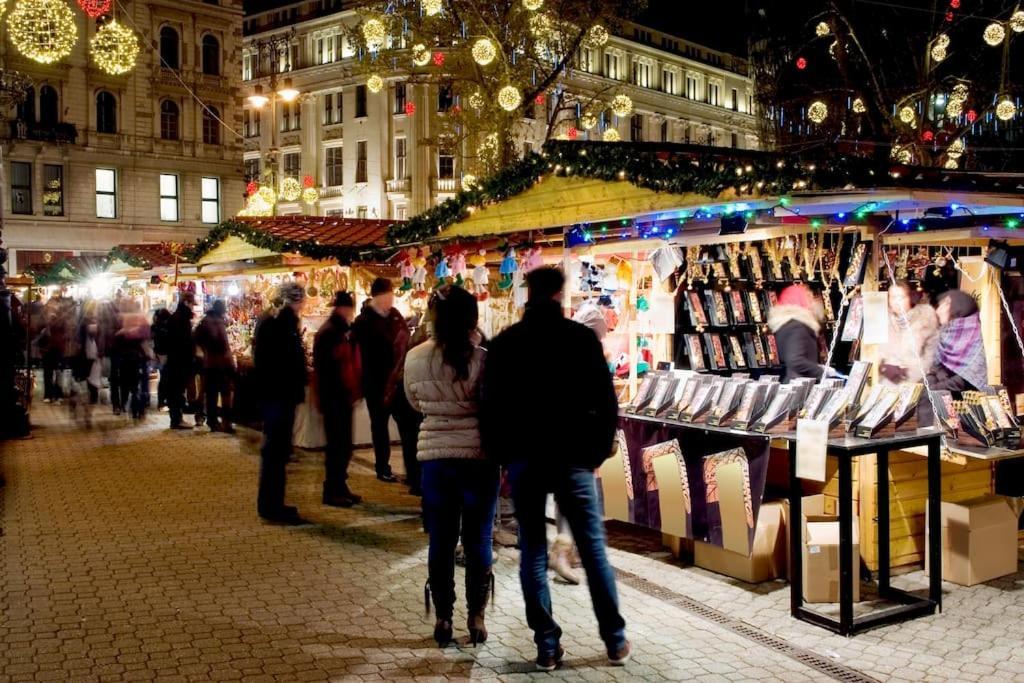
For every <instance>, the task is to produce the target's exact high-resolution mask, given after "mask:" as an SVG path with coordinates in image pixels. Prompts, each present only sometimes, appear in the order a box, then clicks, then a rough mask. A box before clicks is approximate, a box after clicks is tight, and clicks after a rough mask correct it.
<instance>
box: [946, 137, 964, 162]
mask: <svg viewBox="0 0 1024 683" xmlns="http://www.w3.org/2000/svg"><path fill="white" fill-rule="evenodd" d="M965 149H966V145H964V139H963V138H957V139H956V140H954V141H953V142H951V143H949V147H947V148H946V156H948V157H949V158H950V159H959V158H960V157H961V155H963V153H964V150H965Z"/></svg>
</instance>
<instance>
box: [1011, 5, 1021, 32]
mask: <svg viewBox="0 0 1024 683" xmlns="http://www.w3.org/2000/svg"><path fill="white" fill-rule="evenodd" d="M1009 23H1010V30H1011V31H1013V32H1014V33H1024V9H1020V10H1017V11H1016V12H1014V13H1013V16H1011V17H1010V22H1009Z"/></svg>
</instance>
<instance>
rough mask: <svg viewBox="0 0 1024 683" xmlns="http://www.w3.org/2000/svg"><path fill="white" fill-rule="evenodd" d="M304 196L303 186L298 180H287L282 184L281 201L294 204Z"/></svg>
mask: <svg viewBox="0 0 1024 683" xmlns="http://www.w3.org/2000/svg"><path fill="white" fill-rule="evenodd" d="M300 196H302V185H300V184H299V181H298V179H297V178H285V179H284V182H283V183H281V199H283V200H285V201H286V202H294V201H295V200H297V199H298V198H299V197H300Z"/></svg>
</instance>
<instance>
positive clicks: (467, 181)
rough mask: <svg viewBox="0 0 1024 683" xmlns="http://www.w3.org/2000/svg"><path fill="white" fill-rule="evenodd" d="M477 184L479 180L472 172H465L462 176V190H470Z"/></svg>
mask: <svg viewBox="0 0 1024 683" xmlns="http://www.w3.org/2000/svg"><path fill="white" fill-rule="evenodd" d="M479 184H480V181H479V180H477V177H476V176H475V175H473V174H472V173H466V174H464V175H463V176H462V189H464V190H472V189H473V188H474V187H476V186H477V185H479Z"/></svg>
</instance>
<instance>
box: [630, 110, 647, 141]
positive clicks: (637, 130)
mask: <svg viewBox="0 0 1024 683" xmlns="http://www.w3.org/2000/svg"><path fill="white" fill-rule="evenodd" d="M629 139H630V140H632V141H633V142H643V141H644V115H643V114H633V117H632V118H631V119H630V120H629Z"/></svg>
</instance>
